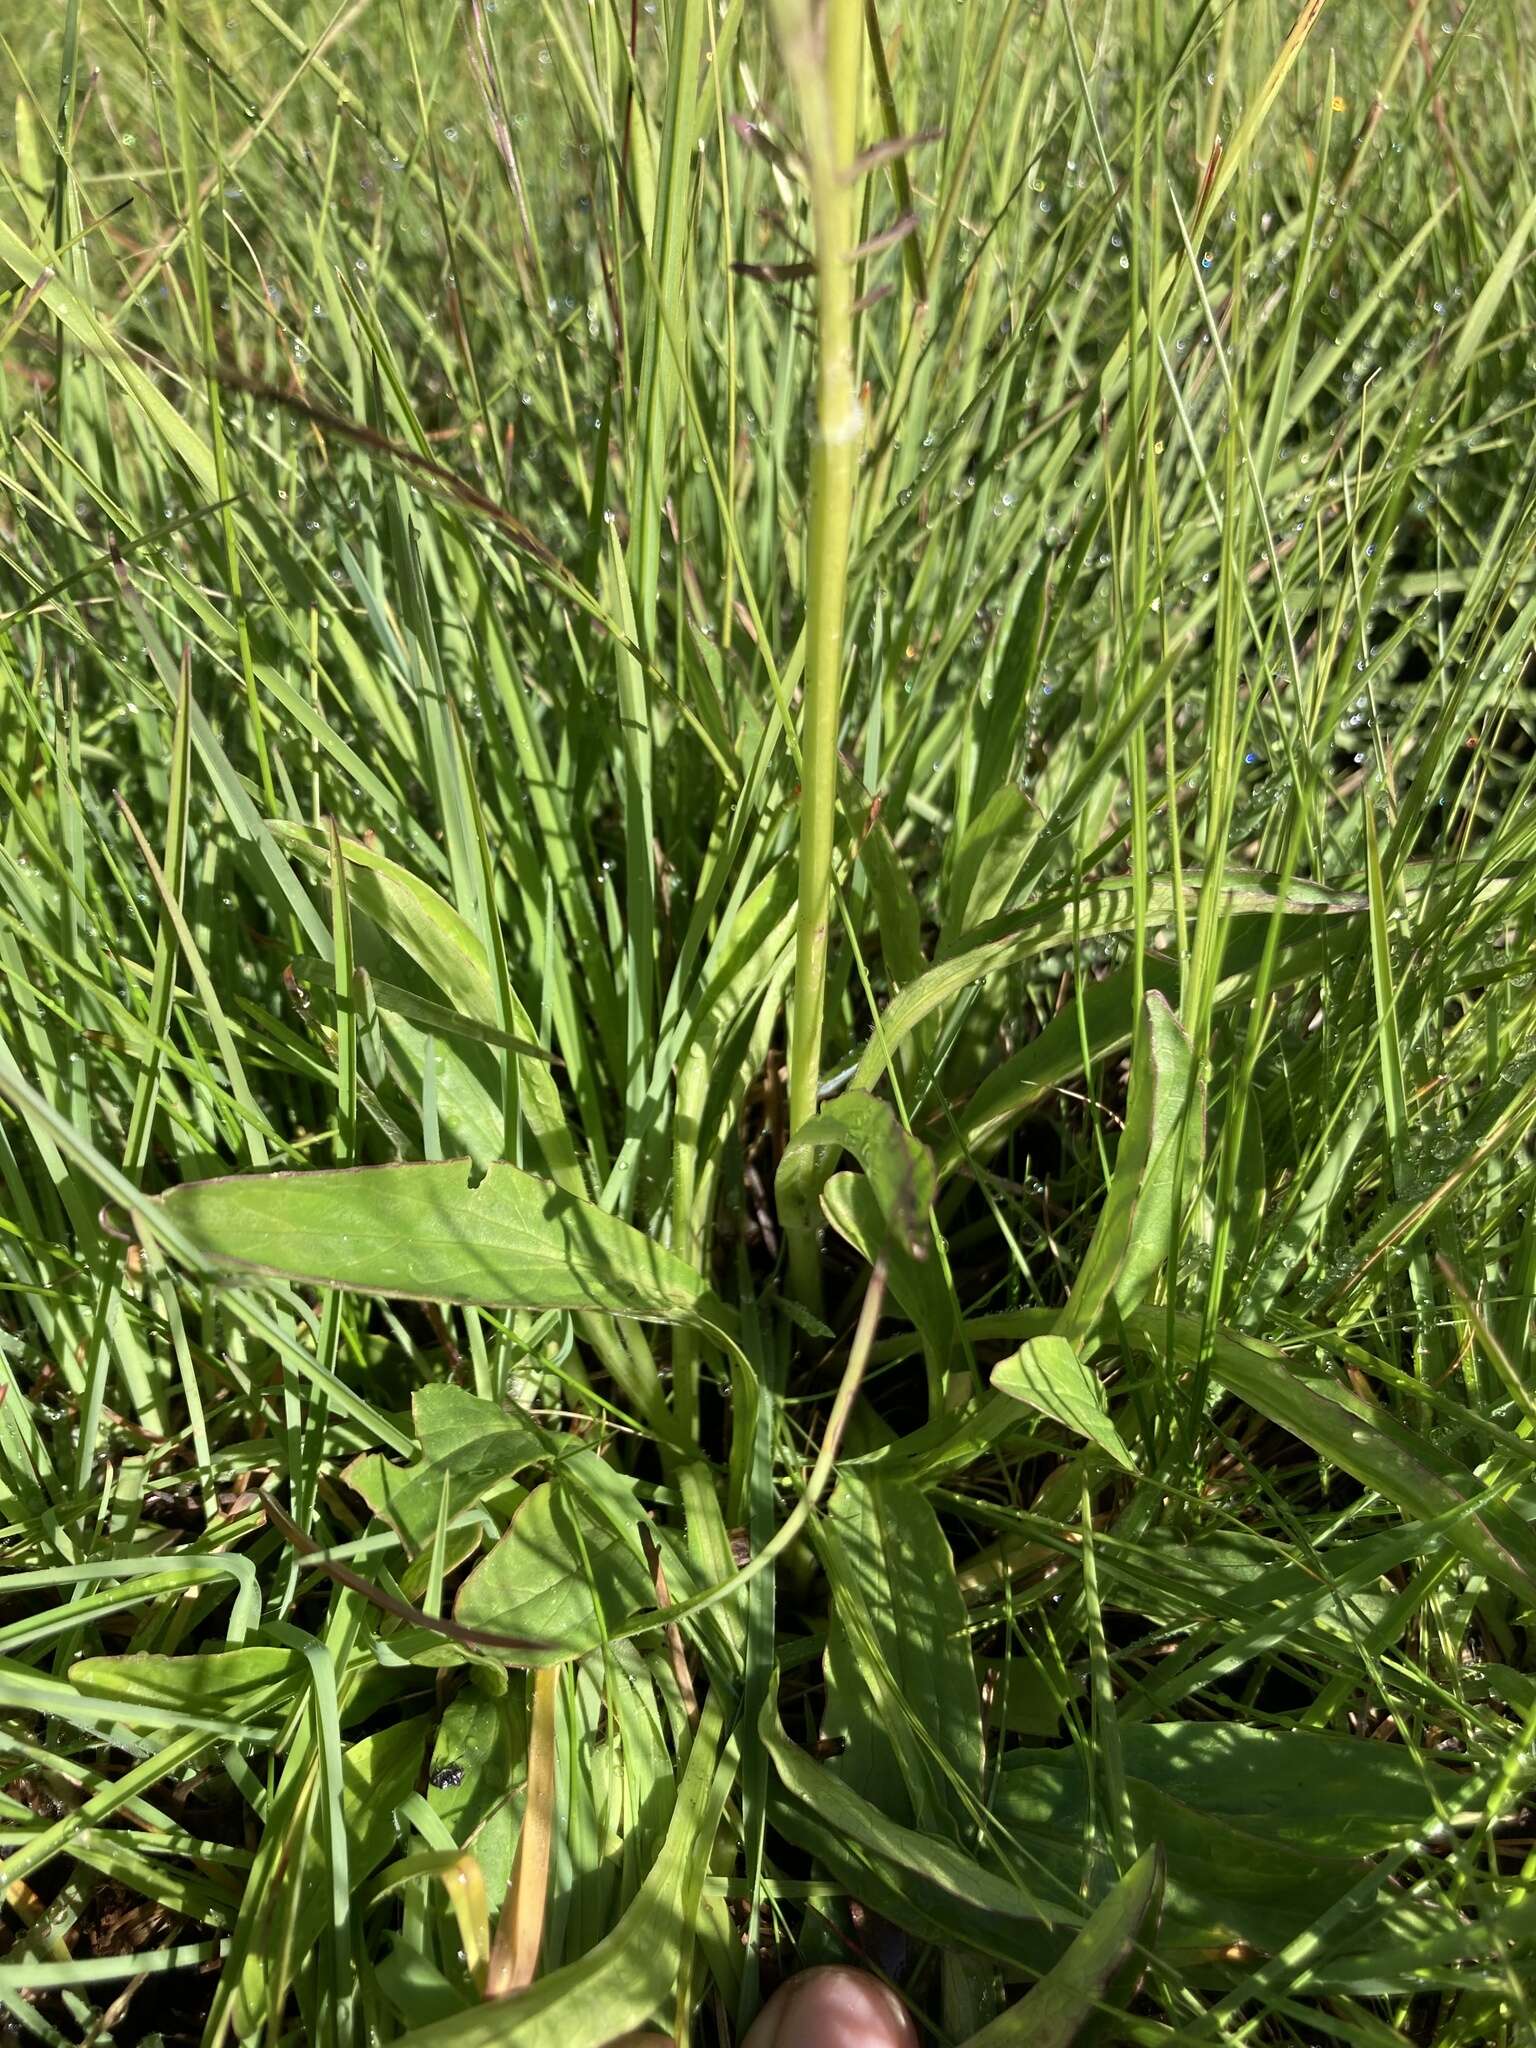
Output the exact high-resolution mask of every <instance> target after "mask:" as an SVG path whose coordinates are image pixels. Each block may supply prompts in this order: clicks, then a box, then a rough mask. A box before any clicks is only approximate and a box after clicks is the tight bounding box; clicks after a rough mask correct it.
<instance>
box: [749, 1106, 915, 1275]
mask: <svg viewBox="0 0 1536 2048" xmlns="http://www.w3.org/2000/svg"><path fill="white" fill-rule="evenodd" d="M834 1149H835V1150H836V1151H844V1152H851V1153H852V1154H853V1156H854V1158H855V1159H857V1160H858V1162H859V1164H860V1166H862V1167H863V1169H864V1172H865V1175H866V1177H867V1178H868V1180H869V1184H870V1189H871V1192H872V1193H873V1195H874V1197H875V1200H876V1201H877V1203H878V1204H879V1207H880V1214H881V1216H882V1218H883V1219H884V1222H885V1227H886V1232H887V1236H888V1239H889V1243H890V1247H891V1249H892V1251H893V1252H899V1253H904V1254H905V1255H906V1256H907V1257H909V1258H914V1259H922V1258H926V1257H927V1255H928V1247H929V1231H928V1210H929V1207H930V1205H931V1204H932V1201H933V1192H934V1172H933V1159H932V1156H931V1154H930V1153H929V1151H928V1148H927V1146H926V1145H923V1144H921V1143H920V1142H919V1141H918V1140H917V1139H916V1138H914V1137H913V1136H912V1134H911V1132H910V1131H907V1130H904V1129H903V1128H902V1125H901V1122H900V1120H899V1119H898V1118H897V1116H896V1113H895V1111H894V1110H893V1109H892V1108H891V1106H890V1104H889V1103H887V1102H882V1101H881V1100H880V1099H879V1098H878V1097H877V1096H874V1095H869V1094H866V1093H865V1092H864V1091H863V1090H862V1089H857V1088H850V1089H849V1090H848V1092H847V1093H846V1094H845V1095H841V1096H839V1097H838V1099H837V1100H836V1101H835V1102H829V1103H828V1104H827V1106H826V1107H825V1108H824V1109H821V1110H818V1111H817V1113H816V1115H815V1116H814V1117H812V1118H811V1119H810V1120H809V1121H808V1122H807V1123H805V1124H803V1125H802V1126H801V1127H800V1129H799V1130H798V1131H796V1132H795V1134H794V1135H793V1137H792V1138H791V1139H790V1141H789V1143H788V1145H786V1146H785V1148H784V1156H783V1158H782V1159H781V1160H780V1161H779V1170H778V1174H777V1176H776V1177H775V1180H774V1193H775V1196H776V1198H777V1201H778V1205H779V1213H780V1215H781V1216H783V1217H808V1216H809V1215H810V1213H811V1209H812V1205H813V1203H814V1201H815V1191H816V1184H817V1181H818V1179H819V1177H820V1169H819V1166H818V1160H820V1159H824V1158H825V1157H827V1156H828V1155H830V1154H832V1153H833V1151H834Z"/></svg>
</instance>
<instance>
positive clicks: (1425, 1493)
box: [1128, 1312, 1536, 1606]
mask: <svg viewBox="0 0 1536 2048" xmlns="http://www.w3.org/2000/svg"><path fill="white" fill-rule="evenodd" d="M1170 1333H1171V1339H1170ZM1128 1334H1129V1335H1130V1337H1131V1341H1132V1342H1133V1343H1134V1344H1136V1345H1137V1346H1138V1347H1139V1348H1141V1349H1143V1350H1145V1351H1149V1352H1150V1353H1151V1354H1152V1355H1153V1356H1154V1357H1163V1358H1169V1357H1171V1358H1172V1359H1173V1360H1175V1361H1177V1362H1178V1363H1179V1364H1180V1365H1186V1366H1193V1365H1195V1364H1196V1363H1197V1361H1198V1360H1199V1358H1200V1356H1201V1339H1202V1331H1201V1325H1200V1318H1199V1317H1198V1316H1192V1315H1176V1316H1173V1317H1169V1316H1166V1315H1164V1314H1162V1313H1161V1312H1159V1313H1158V1314H1156V1315H1150V1314H1148V1315H1140V1316H1137V1317H1135V1318H1134V1319H1133V1320H1132V1322H1131V1323H1130V1324H1129V1325H1128ZM1206 1357H1207V1359H1208V1362H1209V1366H1210V1373H1211V1377H1212V1379H1214V1380H1216V1381H1217V1382H1218V1383H1219V1384H1220V1385H1221V1386H1224V1387H1225V1388H1226V1389H1227V1391H1228V1393H1230V1394H1235V1395H1236V1396H1237V1398H1238V1400H1240V1401H1246V1402H1247V1404H1248V1406H1249V1407H1250V1408H1252V1409H1254V1410H1256V1411H1257V1413H1258V1414H1260V1415H1263V1416H1267V1417H1268V1419H1269V1420H1270V1421H1271V1422H1274V1423H1277V1424H1278V1425H1279V1427H1280V1428H1281V1429H1288V1430H1289V1431H1290V1432H1291V1434H1292V1436H1295V1437H1299V1438H1300V1439H1301V1441H1302V1442H1303V1443H1304V1444H1309V1445H1310V1446H1311V1447H1312V1449H1313V1450H1315V1451H1317V1452H1318V1453H1319V1454H1320V1455H1321V1456H1322V1457H1324V1458H1326V1459H1328V1461H1329V1462H1330V1463H1331V1464H1334V1465H1337V1466H1338V1467H1339V1469H1340V1470H1341V1471H1343V1472H1347V1473H1349V1475H1350V1477H1351V1478H1353V1479H1358V1480H1359V1481H1360V1484H1361V1485H1362V1486H1368V1487H1370V1488H1371V1490H1372V1491H1373V1492H1375V1493H1379V1494H1380V1495H1381V1496H1382V1498H1383V1499H1384V1500H1389V1501H1391V1502H1392V1503H1393V1504H1394V1506H1396V1507H1398V1508H1399V1509H1401V1510H1402V1512H1403V1513H1404V1514H1406V1515H1411V1516H1413V1517H1415V1518H1416V1519H1417V1520H1419V1521H1422V1522H1427V1523H1436V1524H1438V1525H1439V1530H1438V1534H1439V1536H1440V1537H1441V1538H1443V1540H1444V1541H1446V1542H1448V1543H1450V1544H1452V1545H1454V1547H1455V1548H1456V1549H1457V1550H1459V1551H1460V1552H1461V1554H1462V1555H1463V1556H1464V1557H1467V1558H1470V1559H1471V1560H1472V1562H1473V1563H1474V1564H1476V1565H1478V1566H1479V1567H1480V1568H1481V1569H1482V1570H1483V1571H1485V1572H1487V1574H1488V1575H1489V1577H1490V1578H1494V1579H1497V1580H1498V1581H1499V1583H1500V1584H1501V1585H1505V1586H1508V1587H1509V1589H1510V1590H1511V1592H1513V1593H1515V1594H1516V1595H1518V1597H1519V1598H1520V1599H1521V1600H1523V1601H1524V1602H1525V1603H1526V1605H1527V1606H1536V1540H1533V1539H1532V1535H1531V1530H1530V1526H1529V1524H1528V1523H1526V1522H1524V1521H1522V1520H1521V1519H1520V1517H1519V1516H1518V1515H1516V1514H1514V1513H1513V1512H1512V1511H1511V1510H1510V1509H1509V1508H1507V1507H1504V1506H1503V1505H1501V1504H1500V1503H1499V1502H1498V1501H1497V1500H1495V1499H1491V1498H1490V1497H1489V1492H1488V1489H1487V1488H1486V1487H1485V1486H1484V1485H1483V1484H1482V1483H1481V1482H1480V1481H1479V1480H1478V1478H1477V1477H1476V1475H1475V1474H1474V1473H1472V1472H1469V1471H1468V1470H1467V1468H1466V1467H1465V1466H1464V1465H1461V1464H1458V1463H1457V1461H1456V1460H1455V1459H1454V1458H1450V1457H1447V1456H1446V1454H1445V1453H1444V1452H1442V1451H1441V1450H1439V1449H1438V1448H1437V1447H1436V1446H1435V1445H1434V1444H1431V1443H1430V1442H1428V1441H1427V1440H1426V1439H1425V1438H1424V1437H1423V1436H1421V1435H1418V1434H1417V1433H1416V1432H1414V1431H1413V1430H1410V1429H1408V1428H1406V1427H1405V1426H1404V1425H1403V1424H1402V1423H1400V1422H1399V1421H1397V1420H1396V1418H1395V1417H1394V1416H1391V1415H1389V1414H1388V1413H1387V1411H1386V1409H1385V1408H1384V1407H1382V1406H1381V1405H1380V1404H1379V1403H1376V1402H1368V1401H1363V1400H1361V1398H1360V1397H1359V1396H1358V1395H1355V1394H1353V1393H1352V1392H1350V1391H1349V1390H1347V1389H1345V1388H1343V1387H1341V1386H1338V1385H1336V1384H1335V1383H1333V1382H1332V1381H1329V1380H1324V1379H1316V1378H1309V1377H1307V1376H1306V1375H1305V1374H1303V1373H1302V1372H1300V1371H1299V1370H1298V1368H1297V1366H1296V1364H1295V1363H1294V1361H1293V1360H1291V1359H1289V1358H1287V1357H1286V1355H1285V1354H1284V1352H1282V1351H1279V1350H1277V1349H1275V1347H1274V1346H1272V1345H1261V1344H1258V1343H1255V1342H1254V1341H1253V1340H1252V1339H1251V1338H1241V1337H1235V1336H1233V1335H1231V1334H1230V1333H1229V1332H1227V1331H1224V1330H1217V1331H1215V1332H1212V1333H1208V1337H1207V1346H1206ZM1425 1547H1426V1548H1429V1547H1431V1539H1429V1538H1428V1537H1427V1536H1426V1545H1425Z"/></svg>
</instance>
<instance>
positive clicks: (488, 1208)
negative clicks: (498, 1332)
mask: <svg viewBox="0 0 1536 2048" xmlns="http://www.w3.org/2000/svg"><path fill="white" fill-rule="evenodd" d="M156 1206H157V1207H158V1208H159V1209H160V1210H161V1211H163V1213H164V1214H165V1215H166V1216H167V1217H168V1218H170V1219H171V1220H172V1221H173V1222H174V1224H175V1226H176V1229H177V1232H178V1233H179V1236H180V1238H181V1240H182V1241H184V1242H185V1243H187V1244H188V1245H190V1246H191V1247H192V1248H193V1249H194V1250H195V1251H197V1252H198V1253H200V1254H201V1255H202V1256H203V1258H205V1259H206V1260H207V1261H208V1263H209V1264H210V1265H214V1266H219V1267H223V1268H226V1269H227V1270H229V1271H231V1272H237V1273H246V1274H250V1275H252V1276H265V1277H271V1278H277V1279H283V1280H292V1281H300V1282H305V1283H308V1284H309V1285H312V1286H316V1287H339V1288H345V1289H349V1290H351V1291H353V1292H355V1293H359V1294H382V1295H391V1296H396V1297H400V1298H403V1299H407V1300H415V1301H452V1302H462V1303H467V1304H474V1305H478V1306H480V1307H483V1308H525V1309H564V1310H569V1311H572V1312H576V1311H580V1310H595V1311H597V1312H598V1313H600V1314H603V1315H612V1316H630V1317H635V1318H638V1319H639V1320H641V1321H647V1322H663V1323H697V1324H699V1325H701V1326H704V1327H707V1328H711V1329H715V1330H723V1329H725V1328H727V1327H728V1325H729V1321H730V1314H729V1311H728V1310H727V1309H726V1308H725V1307H724V1306H723V1305H722V1304H721V1303H720V1302H718V1301H717V1300H716V1299H715V1297H714V1296H713V1295H712V1294H711V1293H710V1290H709V1288H708V1287H707V1286H706V1284H705V1282H704V1280H703V1278H702V1276H701V1275H700V1274H698V1273H696V1272H695V1271H694V1270H693V1268H692V1267H691V1266H689V1265H687V1264H685V1263H684V1261H683V1260H682V1259H680V1258H678V1257H677V1256H676V1255H675V1254H674V1253H672V1252H670V1251H668V1250H667V1249H666V1248H665V1246H663V1245H659V1244H655V1243H653V1242H652V1241H651V1239H650V1238H648V1237H646V1236H645V1234H644V1233H643V1232H642V1231H639V1230H636V1229H635V1228H634V1227H633V1226H632V1225H631V1224H628V1223H624V1222H622V1221H621V1220H620V1219H619V1218H618V1217H616V1216H610V1215H609V1214H608V1213H607V1212H606V1211H605V1210H602V1209H599V1208H597V1207H595V1205H594V1204H592V1203H591V1202H584V1201H581V1200H579V1199H578V1198H577V1197H576V1196H574V1195H570V1194H567V1193H565V1192H564V1190H562V1189H560V1188H556V1187H554V1186H552V1185H551V1184H550V1182H548V1181H546V1180H540V1179H539V1178H538V1177H537V1176H536V1175H534V1174H531V1173H525V1172H524V1171H523V1170H522V1169H521V1168H520V1167H517V1166H510V1165H507V1164H505V1163H498V1164H497V1165H495V1166H492V1167H491V1168H489V1170H488V1171H487V1172H486V1174H485V1176H484V1178H483V1179H482V1180H480V1181H479V1182H478V1183H474V1184H472V1183H471V1179H470V1165H469V1161H468V1160H467V1159H446V1160H432V1161H427V1162H425V1163H420V1164H407V1165H399V1166H361V1167H340V1168H337V1169H336V1170H335V1171H330V1172H321V1173H268V1174H250V1175H239V1176H236V1177H233V1178H231V1179H227V1180H204V1181H193V1182H189V1183H188V1184H186V1185H185V1186H183V1187H179V1188H173V1189H172V1190H171V1192H170V1193H169V1194H168V1195H163V1196H161V1197H160V1199H159V1201H158V1203H157V1204H156Z"/></svg>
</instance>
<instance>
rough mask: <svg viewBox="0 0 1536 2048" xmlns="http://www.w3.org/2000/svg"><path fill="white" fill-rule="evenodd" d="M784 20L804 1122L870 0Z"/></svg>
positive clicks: (838, 637) (827, 889)
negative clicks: (807, 394)
mask: <svg viewBox="0 0 1536 2048" xmlns="http://www.w3.org/2000/svg"><path fill="white" fill-rule="evenodd" d="M778 15H779V32H780V36H781V38H782V41H783V45H784V57H785V62H786V64H787V66H788V69H789V72H790V75H791V77H792V79H793V81H794V86H795V91H796V94H797V97H798V99H799V102H800V111H801V119H802V126H803V130H804V135H805V148H806V160H807V164H808V167H809V173H810V185H811V213H812V222H813V227H814V231H815V240H816V284H817V294H818V304H817V321H816V336H817V341H816V430H815V445H814V453H813V455H812V458H811V530H810V546H809V550H808V555H807V561H808V565H809V566H808V570H807V578H806V622H805V692H804V697H803V702H802V710H801V725H800V747H801V794H800V897H799V910H798V928H797V932H796V940H795V990H794V1001H793V1006H792V1009H791V1015H790V1030H789V1112H790V1125H791V1128H792V1129H798V1128H799V1126H800V1125H801V1124H803V1123H804V1122H805V1121H806V1119H807V1118H808V1117H810V1116H813V1115H814V1114H815V1110H816V1087H817V1080H818V1077H819V1075H820V1071H821V1040H822V1027H823V1018H824V1013H825V1010H826V985H827V935H828V929H829V925H830V920H831V895H832V843H833V827H834V819H835V814H836V806H837V735H838V725H839V708H840V700H841V696H842V672H843V611H844V605H845V601H846V597H847V588H848V550H849V542H850V535H851V531H852V524H853V490H854V482H855V478H856V476H857V471H858V462H859V450H860V445H861V442H862V438H863V425H864V422H863V414H862V412H861V410H860V406H859V395H858V386H857V382H856V379H855V373H854V362H853V319H854V315H853V300H854V263H853V248H854V241H855V233H856V223H857V218H858V214H857V191H856V185H855V172H854V159H855V157H856V156H857V154H858V146H859V144H858V127H859V71H860V64H861V60H862V57H863V51H864V33H865V31H864V7H863V0H821V5H820V6H819V7H812V6H811V5H809V4H806V0H799V4H797V0H780V4H779V8H778ZM790 1266H791V1278H792V1281H793V1284H794V1288H795V1291H796V1293H797V1294H798V1295H799V1296H800V1298H801V1300H803V1301H814V1300H815V1298H816V1296H817V1293H818V1286H817V1266H816V1240H815V1230H814V1226H813V1225H812V1224H811V1223H810V1222H809V1221H805V1222H802V1223H799V1224H797V1225H795V1226H794V1227H792V1229H791V1231H790Z"/></svg>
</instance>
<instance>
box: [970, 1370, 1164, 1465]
mask: <svg viewBox="0 0 1536 2048" xmlns="http://www.w3.org/2000/svg"><path fill="white" fill-rule="evenodd" d="M992 1385H993V1387H994V1389H995V1390H996V1391H997V1392H998V1393H999V1394H1006V1395H1007V1396H1008V1397H1009V1399H1010V1400H1013V1401H1020V1402H1022V1403H1023V1405H1024V1406H1025V1407H1026V1408H1033V1409H1034V1411H1035V1413H1036V1414H1037V1415H1049V1416H1050V1417H1051V1419H1052V1420H1053V1421H1055V1422H1060V1423H1062V1424H1064V1425H1065V1427H1066V1428H1068V1429H1070V1430H1075V1431H1076V1433H1077V1434H1078V1435H1079V1436H1085V1437H1087V1439H1088V1441H1089V1442H1090V1443H1095V1444H1097V1445H1098V1446H1099V1448H1100V1449H1101V1450H1105V1451H1108V1453H1109V1455H1110V1456H1111V1457H1112V1458H1113V1459H1114V1461H1115V1463H1116V1464H1117V1465H1123V1466H1124V1467H1125V1469H1126V1470H1127V1471H1128V1472H1129V1471H1134V1470H1135V1466H1134V1464H1133V1462H1132V1459H1131V1454H1130V1452H1129V1451H1128V1450H1127V1449H1126V1447H1125V1442H1124V1439H1123V1438H1122V1437H1121V1435H1120V1432H1119V1430H1118V1429H1116V1427H1115V1425H1114V1423H1113V1422H1112V1421H1111V1420H1110V1415H1109V1404H1108V1403H1107V1402H1106V1401H1105V1399H1104V1389H1103V1387H1102V1386H1101V1385H1100V1383H1099V1379H1098V1375H1097V1374H1096V1373H1094V1372H1093V1371H1092V1370H1091V1369H1090V1368H1089V1367H1088V1366H1086V1365H1085V1364H1084V1363H1083V1361H1082V1359H1081V1358H1080V1357H1079V1356H1078V1353H1077V1347H1076V1345H1075V1344H1072V1343H1070V1342H1069V1341H1068V1340H1067V1339H1066V1338H1065V1337H1055V1336H1051V1337H1029V1338H1026V1339H1025V1341H1024V1342H1023V1343H1022V1344H1021V1345H1020V1346H1019V1348H1018V1350H1017V1351H1015V1352H1012V1353H1011V1354H1010V1355H1009V1356H1008V1357H1007V1358H1005V1359H1003V1360H1002V1361H1001V1363H999V1364H998V1365H995V1366H994V1367H993V1368H992Z"/></svg>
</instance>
